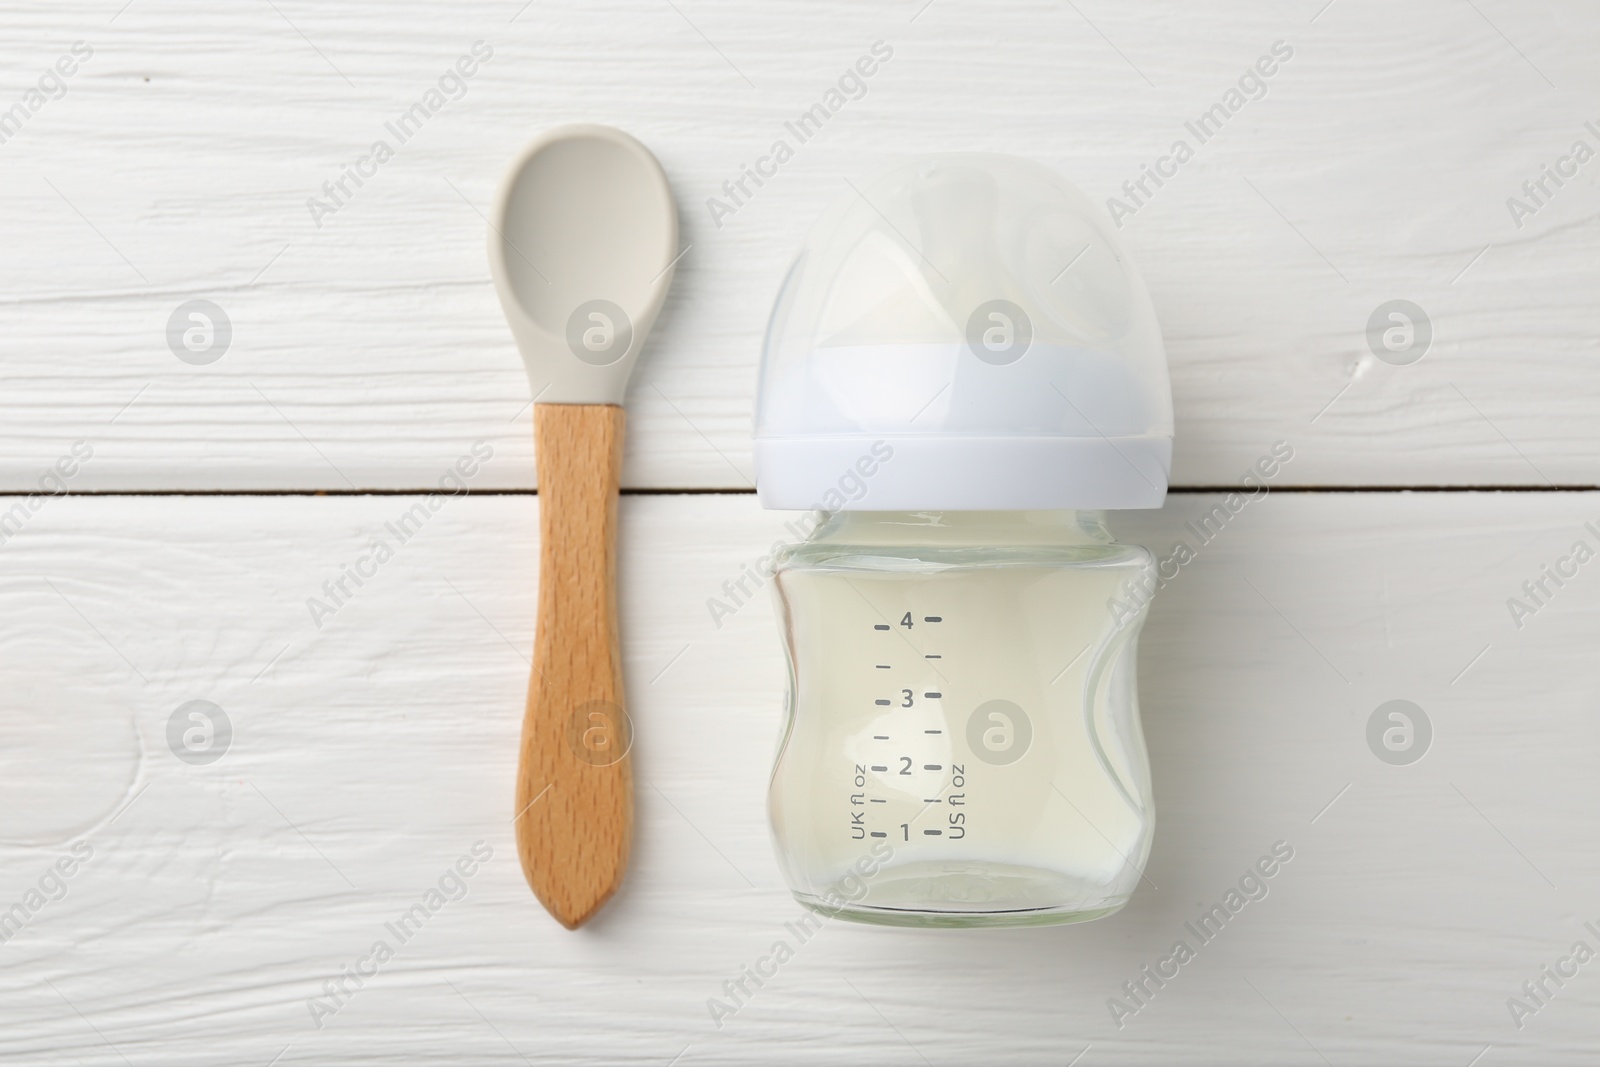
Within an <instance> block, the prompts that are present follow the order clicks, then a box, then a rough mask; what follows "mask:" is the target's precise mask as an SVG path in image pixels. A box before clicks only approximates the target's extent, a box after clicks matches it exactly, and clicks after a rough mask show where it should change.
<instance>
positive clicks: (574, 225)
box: [489, 125, 678, 929]
mask: <svg viewBox="0 0 1600 1067" xmlns="http://www.w3.org/2000/svg"><path fill="white" fill-rule="evenodd" d="M677 245H678V216H677V211H676V208H675V205H674V203H673V199H672V190H671V189H670V188H669V186H668V185H667V178H666V175H665V174H664V173H662V170H661V165H660V164H659V163H657V162H656V159H655V157H654V156H653V155H651V154H650V151H649V149H647V148H645V147H644V145H642V144H640V143H639V142H638V141H636V140H634V139H633V138H632V137H630V136H628V135H627V134H625V133H623V132H621V131H620V130H614V129H611V128H609V127H606V126H592V125H576V126H562V127H558V128H556V129H553V130H549V131H547V132H546V133H544V134H543V135H541V136H540V137H538V138H537V139H535V140H534V142H533V143H532V144H530V145H528V147H527V148H526V149H524V150H523V152H522V153H521V155H519V156H518V157H517V158H516V160H515V162H513V163H512V165H511V168H510V170H509V171H508V172H507V174H506V176H505V179H504V181H503V183H502V184H501V186H500V190H499V192H498V194H497V195H496V197H495V202H494V209H493V212H492V215H491V218H490V220H489V269H490V271H491V273H492V274H493V275H494V282H495V288H496V289H497V290H498V292H499V294H500V303H501V305H502V306H503V307H504V309H505V314H506V319H507V321H508V322H509V323H510V326H511V334H512V336H513V337H514V338H515V339H516V343H517V348H518V349H519V350H520V351H521V352H522V358H523V361H524V362H525V363H526V364H527V368H528V377H529V380H530V382H531V383H532V387H533V394H534V405H533V436H534V447H535V450H536V453H537V455H536V463H537V468H538V476H539V608H538V630H537V634H536V636H535V638H534V646H533V673H532V675H531V677H530V679H529V684H528V705H527V711H526V714H525V716H524V718H523V723H522V745H521V752H520V757H519V760H518V768H517V791H516V816H515V823H516V830H517V852H518V855H519V856H520V858H521V860H522V870H523V873H524V874H525V875H526V876H527V879H528V884H529V885H530V886H532V887H533V891H534V893H535V895H537V896H538V898H539V901H540V903H542V904H543V905H544V906H545V909H546V910H547V911H549V912H550V914H551V915H553V916H555V918H556V919H558V920H559V921H560V922H561V923H562V925H564V926H566V927H567V928H568V929H576V928H577V927H578V926H580V925H582V924H583V923H584V922H585V921H587V920H588V919H589V918H590V917H591V916H592V915H594V914H595V912H597V911H598V910H599V909H600V907H601V905H603V904H604V903H605V902H606V901H607V900H608V899H609V898H610V897H611V894H612V893H614V892H615V891H616V889H617V886H618V885H619V884H621V882H622V875H623V871H624V870H625V869H626V867H627V862H628V849H629V844H630V841H631V837H632V819H633V797H632V788H633V784H632V770H631V768H630V761H629V755H628V753H629V749H630V747H631V743H632V726H631V723H630V721H629V719H628V715H627V712H626V710H625V704H626V702H625V699H624V696H623V691H622V660H621V653H620V651H619V648H618V637H617V597H616V571H617V559H616V542H617V485H618V479H619V476H620V474H621V467H622V427H623V414H622V406H621V405H622V399H623V393H624V392H625V390H626V389H627V385H628V375H629V374H630V373H631V372H632V371H633V366H634V363H635V362H636V361H637V360H638V357H639V349H640V348H641V347H642V346H643V344H644V339H645V336H646V335H647V334H648V333H649V332H650V326H651V324H652V323H653V322H654V321H655V318H656V313H657V312H658V311H660V310H661V303H662V300H663V299H664V298H665V297H666V294H667V289H668V287H669V286H670V285H671V284H672V275H673V267H674V266H675V264H676V259H675V257H676V255H677Z"/></svg>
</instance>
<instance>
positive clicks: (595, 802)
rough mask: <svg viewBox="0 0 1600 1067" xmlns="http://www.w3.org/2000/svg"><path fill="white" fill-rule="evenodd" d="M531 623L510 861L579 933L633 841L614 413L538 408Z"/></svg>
mask: <svg viewBox="0 0 1600 1067" xmlns="http://www.w3.org/2000/svg"><path fill="white" fill-rule="evenodd" d="M533 412H534V423H533V425H534V436H535V438H536V443H535V449H536V450H537V455H538V457H539V484H540V485H541V486H543V492H542V493H541V506H540V508H539V615H538V627H537V630H536V632H535V637H534V642H533V670H532V673H531V675H530V676H529V681H528V706H527V713H526V716H525V717H524V718H523V721H522V747H521V758H520V759H519V761H518V765H517V792H516V807H515V809H514V811H515V812H516V827H517V853H518V855H519V856H520V858H521V860H522V872H523V874H524V875H526V877H527V879H528V884H529V885H530V886H532V887H533V891H534V893H536V894H537V895H538V897H539V900H540V902H541V903H542V904H544V906H545V908H546V910H548V911H549V912H550V914H551V915H553V916H555V918H556V919H558V920H559V921H560V922H561V924H562V925H563V926H565V927H567V928H568V929H569V930H572V929H577V928H578V927H579V926H581V925H583V924H584V923H585V922H587V921H588V920H589V919H590V918H591V917H593V915H594V913H595V912H597V911H598V910H599V909H600V907H601V906H602V905H604V904H605V902H606V901H607V900H609V899H611V895H612V894H613V893H615V892H616V891H617V887H618V886H619V885H621V884H622V875H623V872H624V871H625V870H626V869H627V866H628V851H629V849H630V847H631V846H632V841H633V771H632V768H633V765H632V763H631V762H630V756H629V749H630V748H631V747H632V745H633V730H632V725H631V723H630V722H629V720H628V713H627V700H626V698H625V696H624V695H623V688H622V653H621V650H620V645H619V639H618V634H617V477H618V475H619V474H620V473H621V470H622V438H623V425H624V421H625V419H624V414H623V410H622V408H620V407H618V406H617V405H615V404H535V405H534V408H533Z"/></svg>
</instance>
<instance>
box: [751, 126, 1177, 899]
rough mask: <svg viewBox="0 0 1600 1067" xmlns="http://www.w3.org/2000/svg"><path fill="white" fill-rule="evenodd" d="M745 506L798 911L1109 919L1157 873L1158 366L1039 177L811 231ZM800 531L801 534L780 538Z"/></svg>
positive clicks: (902, 188)
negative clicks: (778, 670)
mask: <svg viewBox="0 0 1600 1067" xmlns="http://www.w3.org/2000/svg"><path fill="white" fill-rule="evenodd" d="M755 453H756V468H757V489H758V492H759V494H760V499H761V502H762V504H763V506H765V507H768V508H775V509H784V510H810V511H811V512H813V515H812V516H810V517H809V518H808V519H807V520H803V521H804V522H805V524H806V526H807V527H809V529H801V530H800V534H801V535H803V536H804V537H805V539H804V541H803V542H802V543H800V544H797V545H791V546H788V547H787V548H785V549H784V550H783V551H782V552H781V553H780V554H779V556H778V558H777V562H776V564H775V567H774V588H775V590H776V599H777V604H778V612H779V621H780V626H781V629H782V635H783V641H784V649H785V651H786V652H787V655H788V668H789V695H788V705H787V714H786V719H785V722H784V726H783V731H782V738H781V742H780V747H779V751H778V757H777V763H776V766H775V768H774V771H773V775H772V783H771V790H770V796H769V810H770V815H771V820H772V829H773V834H774V838H775V841H776V845H777V851H778V856H779V860H780V863H781V866H782V868H783V871H784V874H785V877H786V878H787V880H788V882H789V885H790V887H791V889H792V890H793V891H794V895H795V896H796V897H797V898H798V899H799V900H800V901H801V902H802V903H803V904H805V905H806V906H807V907H809V908H811V909H813V910H815V911H818V912H821V913H823V914H826V915H833V916H838V917H842V918H847V919H853V920H856V921H860V922H870V923H881V924H888V925H896V926H1022V925H1042V924H1047V923H1064V922H1078V921H1082V920H1085V919H1093V918H1097V917H1099V916H1102V915H1107V914H1110V913H1111V912H1114V911H1116V910H1117V909H1118V908H1120V907H1122V905H1123V904H1124V903H1126V902H1127V900H1128V898H1129V896H1130V895H1131V894H1132V892H1133V890H1134V887H1135V885H1136V884H1137V883H1138V881H1139V878H1140V876H1141V874H1142V872H1143V869H1144V864H1145V860H1146V858H1147V857H1148V856H1149V852H1150V841H1151V834H1152V830H1153V826H1154V810H1153V806H1152V797H1151V789H1150V768H1149V760H1148V758H1147V756H1146V753H1145V746H1144V736H1143V733H1142V731H1141V728H1140V725H1139V705H1138V696H1137V686H1136V669H1135V658H1136V652H1137V648H1138V640H1139V631H1140V628H1141V627H1142V625H1143V623H1144V619H1145V614H1146V610H1147V608H1148V606H1149V600H1150V593H1151V591H1153V589H1154V586H1155V580H1154V568H1153V562H1152V557H1151V556H1150V554H1149V553H1148V552H1147V551H1145V550H1144V549H1143V548H1140V547H1137V546H1132V545H1122V544H1118V543H1117V542H1116V541H1115V540H1113V539H1112V536H1111V534H1110V532H1109V531H1108V529H1107V527H1106V524H1105V519H1104V515H1103V512H1104V511H1105V510H1108V509H1119V508H1154V507H1159V506H1160V505H1161V503H1162V501H1163V499H1164V498H1165V495H1166V489H1167V474H1168V471H1169V469H1170V466H1171V454H1172V401H1171V395H1170V388H1169V383H1168V378H1167V367H1166V356H1165V353H1164V351H1163V349H1162V345H1161V334H1160V330H1159V327H1158V326H1157V323H1156V318H1155V312H1154V309H1153V308H1152V306H1151V303H1150V298H1149V295H1148V293H1147V292H1146V291H1145V287H1144V283H1143V282H1142V280H1141V279H1140V277H1139V275H1138V273H1137V272H1136V271H1135V270H1134V268H1133V265H1132V264H1131V263H1129V262H1128V259H1127V257H1126V255H1125V253H1124V251H1123V249H1122V247H1121V245H1120V244H1119V242H1118V240H1117V237H1116V234H1115V232H1114V231H1113V230H1112V228H1111V227H1110V226H1109V225H1108V223H1107V220H1106V218H1105V216H1104V214H1103V213H1102V212H1100V211H1098V210H1097V209H1096V208H1095V206H1094V205H1093V204H1092V203H1091V202H1090V201H1089V200H1088V199H1086V198H1085V197H1084V196H1083V195H1082V194H1081V193H1079V192H1078V191H1077V190H1076V189H1075V188H1073V187H1072V186H1071V185H1069V184H1068V183H1067V182H1065V181H1064V180H1063V179H1062V178H1060V177H1059V176H1058V175H1056V174H1055V173H1054V172H1052V171H1050V170H1048V169H1046V168H1045V167H1042V166H1040V165H1038V164H1036V163H1032V162H1029V161H1027V160H1022V159H1016V158H1012V157H1007V156H989V155H949V156H935V157H931V158H927V159H923V160H919V161H915V162H912V163H909V164H906V165H903V166H900V167H897V168H895V169H892V170H890V171H888V172H887V173H885V174H884V175H882V176H881V177H880V178H878V179H877V180H876V181H874V182H872V183H870V184H867V185H864V186H861V187H859V189H852V190H851V191H850V193H849V194H848V195H847V196H845V197H843V198H841V200H840V201H839V202H838V203H836V204H835V205H834V206H833V207H832V208H831V209H830V210H829V211H828V212H827V213H826V214H825V215H824V216H823V217H822V218H821V220H820V221H819V222H818V223H817V225H816V227H815V228H814V229H813V230H812V232H811V235H810V237H809V239H808V241H807V244H806V246H805V248H804V249H803V251H802V252H801V254H800V256H799V258H798V259H797V260H796V261H795V264H794V266H793V267H792V268H791V269H790V271H789V274H788V277H787V278H786V279H785V281H784V283H783V288H782V291H781V292H780V294H779V296H778V300H777V304H776V306H775V307H774V309H773V314H772V321H771V324H770V325H769V327H768V332H767V338H766V345H765V351H764V353H763V357H762V366H761V380H760V391H759V399H758V401H757V416H756V433H755ZM794 528H795V526H794V524H792V523H791V529H794Z"/></svg>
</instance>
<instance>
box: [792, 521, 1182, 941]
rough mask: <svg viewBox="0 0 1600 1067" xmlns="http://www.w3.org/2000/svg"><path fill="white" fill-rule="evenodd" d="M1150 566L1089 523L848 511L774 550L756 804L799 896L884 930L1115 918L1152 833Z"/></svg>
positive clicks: (1143, 555) (1137, 551) (1142, 554)
mask: <svg viewBox="0 0 1600 1067" xmlns="http://www.w3.org/2000/svg"><path fill="white" fill-rule="evenodd" d="M1150 568H1151V557H1150V555H1149V553H1148V552H1146V551H1145V550H1144V549H1142V548H1139V547H1137V546H1130V545H1120V544H1117V543H1115V542H1114V541H1112V540H1111V538H1110V535H1109V534H1108V533H1106V531H1105V528H1104V526H1103V524H1101V522H1100V520H1099V518H1098V515H1097V514H1095V513H1073V512H1048V513H1036V512H1026V513H973V512H959V513H950V512H946V513H940V514H930V513H873V512H855V513H851V512H842V513H838V514H836V515H834V516H832V517H830V518H828V519H827V520H826V521H825V522H824V523H823V525H822V526H820V527H819V528H818V529H817V531H816V532H815V533H814V534H813V536H812V538H811V539H810V540H808V541H807V542H806V543H805V544H802V545H799V546H796V547H794V548H792V549H790V550H788V552H787V553H786V554H785V556H784V557H783V558H782V560H781V561H780V562H779V564H778V567H777V569H776V574H775V578H776V580H775V583H774V584H775V589H776V595H777V598H778V603H779V611H780V619H781V624H782V627H783V636H784V645H785V649H786V651H787V653H788V660H789V670H790V692H789V702H788V716H787V722H786V724H785V729H784V734H783V738H782V742H781V745H780V750H779V754H778V759H777V763H776V766H775V768H774V771H773V777H772V783H771V790H770V796H769V811H770V815H771V819H772V826H773V832H774V837H775V839H776V842H777V849H778V854H779V858H780V863H781V865H782V867H783V870H784V872H785V875H786V877H787V879H788V881H789V884H790V887H791V889H792V890H793V892H794V894H795V896H796V897H797V898H798V899H799V900H800V901H801V902H802V903H803V904H805V905H806V906H808V907H810V908H812V909H814V910H817V911H820V912H823V913H825V914H831V915H837V916H839V917H842V918H848V919H853V920H856V921H861V922H873V923H881V924H887V925H900V926H989V925H993V926H1013V925H1042V924H1048V923H1060V922H1078V921H1083V920H1086V919H1093V918H1097V917H1099V916H1102V915H1107V914H1110V913H1111V912H1113V911H1116V910H1117V909H1118V908H1120V907H1122V905H1123V904H1125V903H1126V902H1127V900H1128V898H1129V896H1130V895H1131V894H1132V892H1133V889H1134V887H1135V885H1136V884H1137V882H1138V880H1139V877H1140V875H1141V874H1142V872H1143V869H1144V864H1145V860H1146V858H1147V857H1148V855H1149V849H1150V841H1151V834H1152V830H1153V825H1154V822H1153V816H1154V812H1153V806H1152V801H1151V791H1150V772H1149V761H1148V757H1147V755H1146V752H1145V746H1144V738H1143V734H1142V731H1141V729H1140V725H1139V711H1138V699H1137V692H1136V678H1135V673H1136V672H1135V659H1136V655H1137V643H1138V635H1139V630H1140V628H1141V626H1142V625H1143V622H1144V618H1145V614H1146V609H1147V607H1148V594H1147V592H1145V590H1148V589H1149V588H1150V587H1151V583H1150V581H1149V573H1150Z"/></svg>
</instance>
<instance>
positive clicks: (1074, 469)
mask: <svg viewBox="0 0 1600 1067" xmlns="http://www.w3.org/2000/svg"><path fill="white" fill-rule="evenodd" d="M755 459H756V488H757V491H758V493H759V494H760V497H761V503H762V505H763V506H765V507H768V508H778V509H787V510H803V509H809V508H820V509H821V510H824V511H841V510H854V511H924V510H927V511H937V510H943V511H977V510H982V511H1010V510H1050V509H1057V508H1072V509H1102V508H1154V507H1160V506H1161V503H1162V501H1163V500H1164V499H1165V497H1166V491H1167V475H1168V472H1169V471H1170V469H1171V464H1172V395H1171V386H1170V383H1169V381H1168V376H1167V359H1166V353H1165V351H1164V350H1163V349H1162V345H1161V330H1160V327H1159V325H1158V324H1157V323H1156V317H1155V310H1154V308H1153V307H1152V306H1151V304H1150V296H1149V294H1148V293H1147V292H1146V291H1145V287H1144V282H1143V280H1142V279H1141V278H1140V277H1139V274H1138V272H1137V271H1136V270H1135V269H1134V267H1133V265H1132V264H1131V263H1130V262H1129V261H1128V259H1127V256H1126V254H1125V253H1124V251H1123V249H1122V246H1121V244H1120V243H1119V242H1118V240H1117V236H1116V233H1115V231H1114V230H1113V229H1112V228H1111V226H1110V224H1109V222H1108V221H1107V219H1106V218H1105V215H1104V213H1102V212H1100V211H1098V210H1097V209H1096V208H1095V206H1094V205H1093V204H1092V203H1091V202H1090V201H1089V200H1088V198H1086V197H1085V196H1084V195H1083V194H1082V193H1080V192H1079V191H1078V190H1077V189H1075V188H1073V187H1072V186H1071V185H1069V184H1068V183H1067V182H1066V181H1064V180H1063V179H1062V178H1061V177H1060V176H1059V175H1057V174H1056V173H1054V172H1053V171H1051V170H1048V169H1047V168H1045V167H1042V166H1040V165H1039V164H1037V163H1033V162H1030V161H1028V160H1024V159H1017V158H1014V157H1011V156H994V155H942V156H933V157H929V158H926V159H922V160H918V161H915V162H912V163H908V164H904V165H902V166H899V167H896V168H894V169H892V170H890V171H888V172H887V173H885V174H883V175H882V176H881V177H879V178H878V179H877V180H875V181H873V182H871V183H870V184H868V185H865V186H862V187H861V188H860V191H859V192H856V191H855V190H852V191H851V192H850V193H849V194H848V195H847V196H845V197H843V198H841V199H840V200H839V201H838V202H836V203H835V204H834V205H833V206H832V207H831V208H829V209H828V211H827V212H826V213H825V214H824V215H823V216H822V218H821V219H820V220H819V221H818V222H817V224H816V226H815V227H813V229H812V231H811V234H810V237H809V238H808V239H807V242H806V246H805V248H804V249H803V250H802V251H801V253H800V257H799V258H798V259H797V260H796V261H795V264H794V266H793V267H792V268H790V271H789V276H788V277H787V278H786V279H785V281H784V283H783V288H782V290H781V291H780V292H779V294H778V300H777V304H776V305H775V306H774V308H773V311H772V321H771V323H770V324H769V325H768V327H767V338H766V346H765V350H764V352H763V355H762V361H761V381H760V389H759V393H758V397H757V401H756V427H755Z"/></svg>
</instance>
